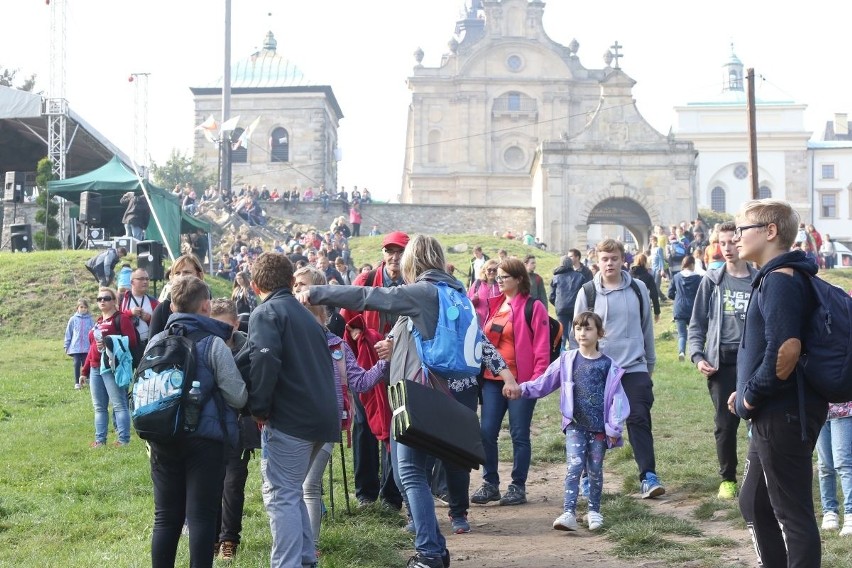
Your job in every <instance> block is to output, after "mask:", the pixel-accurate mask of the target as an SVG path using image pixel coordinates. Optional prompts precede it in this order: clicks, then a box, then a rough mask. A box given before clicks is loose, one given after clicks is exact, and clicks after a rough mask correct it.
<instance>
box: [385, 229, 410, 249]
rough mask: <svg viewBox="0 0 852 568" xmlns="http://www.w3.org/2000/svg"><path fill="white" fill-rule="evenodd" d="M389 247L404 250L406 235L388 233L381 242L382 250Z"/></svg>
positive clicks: (406, 243) (406, 240) (399, 232)
mask: <svg viewBox="0 0 852 568" xmlns="http://www.w3.org/2000/svg"><path fill="white" fill-rule="evenodd" d="M389 245H396V246H398V247H402V248H405V247H406V246H408V235H406V234H405V233H403V232H402V231H394V232H393V233H388V234H387V235H386V236H385V238H384V240H382V248H385V247H387V246H389Z"/></svg>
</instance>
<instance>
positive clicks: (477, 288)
mask: <svg viewBox="0 0 852 568" xmlns="http://www.w3.org/2000/svg"><path fill="white" fill-rule="evenodd" d="M480 286H482V280H479V279H477V280H476V283H475V284H474V285H473V293H474V294H478V293H479V287H480Z"/></svg>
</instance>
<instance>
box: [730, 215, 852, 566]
mask: <svg viewBox="0 0 852 568" xmlns="http://www.w3.org/2000/svg"><path fill="white" fill-rule="evenodd" d="M798 224H799V216H798V214H797V213H796V212H795V210H794V209H793V208H792V207H791V206H790V204H789V203H786V202H784V201H779V200H774V199H761V200H754V201H749V202H747V203H746V204H745V205H744V206H743V208H742V210H741V211H740V213H739V214H738V215H737V227H736V229H735V230H734V242H735V243H736V247H737V249H738V250H739V256H740V258H741V259H744V260H748V261H751V262H754V263H755V264H757V265H758V266H759V267H760V271H759V272H758V273H757V276H756V277H755V278H754V280H753V282H752V293H751V298H750V300H749V304H748V309H747V311H746V320H745V326H744V329H743V334H742V340H741V341H740V348H739V353H738V356H737V390H736V392H734V393H733V394H731V396H730V398H729V399H728V407H729V409H730V410H731V412H735V413H736V414H737V415H739V416H740V417H741V418H744V419H748V420H750V421H751V424H750V432H751V436H750V444H749V450H748V456H747V459H746V466H745V475H744V478H743V483H742V488H741V490H740V510H741V511H742V515H743V518H744V519H745V521H746V525H747V527H748V529H749V532H750V533H751V536H752V540H753V541H754V547H755V551H756V552H757V555H758V560H759V562H758V563H759V564H760V565H762V566H799V567H810V566H812V567H818V566H820V558H821V553H820V546H821V543H820V534H819V528H818V526H817V522H816V517H815V514H814V505H813V458H812V456H813V451H814V445H815V444H816V440H817V436H818V435H819V432H820V429H821V428H822V425H823V423H824V422H825V419H826V414H827V411H828V405H827V403H826V398H825V397H824V396H822V395H821V394H819V393H818V392H817V391H816V390H815V389H814V388H813V385H812V384H811V379H810V377H808V378H807V379H806V372H805V371H804V367H803V365H802V359H801V357H802V355H803V353H804V352H806V351H807V348H808V346H809V345H810V346H812V347H813V346H815V343H814V341H813V339H814V337H813V336H812V335H811V334H810V333H809V325H808V324H809V322H810V315H811V314H812V313H814V312H815V311H816V310H817V308H818V307H819V302H818V300H817V295H816V293H815V291H814V290H815V287H816V285H815V284H814V283H813V279H814V276H815V275H816V272H817V266H816V265H815V264H814V263H813V262H811V261H809V260H807V259H806V257H805V254H804V253H803V252H802V251H801V250H793V251H790V247H791V246H792V244H793V242H794V240H795V238H796V230H797V227H798ZM847 323H848V322H847ZM837 331H839V330H837ZM847 338H848V334H847ZM809 339H810V340H811V341H810V342H809V341H808V340H809Z"/></svg>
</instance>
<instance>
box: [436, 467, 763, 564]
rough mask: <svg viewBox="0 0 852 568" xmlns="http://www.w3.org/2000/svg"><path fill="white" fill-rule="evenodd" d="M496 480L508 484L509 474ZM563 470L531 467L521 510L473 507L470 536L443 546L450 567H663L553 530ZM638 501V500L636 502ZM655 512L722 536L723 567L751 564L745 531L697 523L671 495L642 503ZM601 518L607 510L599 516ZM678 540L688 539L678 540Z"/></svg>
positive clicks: (609, 485) (597, 537)
mask: <svg viewBox="0 0 852 568" xmlns="http://www.w3.org/2000/svg"><path fill="white" fill-rule="evenodd" d="M500 475H501V479H509V478H510V477H511V476H510V475H509V471H508V469H507V470H506V471H503V465H502V464H501V471H500ZM564 477H565V466H564V465H562V464H547V465H543V466H534V467H533V468H532V469H531V470H530V475H529V478H528V480H527V499H528V503H527V504H526V505H522V506H518V507H501V506H499V505H497V504H496V503H492V504H489V505H487V506H480V505H472V506H471V510H470V515H469V517H468V520H469V521H470V524H471V528H472V532H471V533H470V534H466V535H454V534H450V535H449V536H448V537H447V547H448V548H449V549H450V552H451V554H452V565H453V566H457V567H459V568H502V567H506V566H517V567H524V568H550V567H553V568H556V567H563V566H571V567H584V566H594V567H595V568H639V567H652V566H653V567H662V566H666V563H665V562H661V561H659V560H651V559H643V558H636V559H630V560H621V559H618V558H616V557H615V556H613V555H612V554H611V551H612V549H613V543H612V541H610V540H607V538H606V536H604V535H603V534H601V533H591V532H589V531H588V529H586V528H584V527H582V526H581V528H580V530H579V531H577V532H570V533H569V532H562V531H555V530H553V529H552V528H551V524H552V523H553V519H555V518H556V517H557V516H558V515H559V514H560V513H561V512H562V492H563V488H562V487H563V481H564ZM607 477H608V478H609V479H607ZM604 479H605V482H604V490H605V491H608V492H616V491H618V490H619V488H620V487H621V485H620V480H618V479H614V478H613V476H612V475H611V474H610V475H608V476H607V475H605V477H604ZM479 482H480V479H479V477H478V472H473V474H472V476H471V490H473V489H475V488H476V487H478V486H479ZM637 498H638V497H637ZM645 502H646V503H648V504H649V505H650V506H651V507H653V510H654V511H655V512H656V513H659V514H667V515H672V516H677V517H679V518H683V519H686V520H688V521H689V522H691V523H692V524H694V525H696V526H698V527H699V528H700V529H701V530H702V531H703V532H704V537H708V536H723V537H726V538H729V539H731V540H733V541H735V542H736V543H737V546H736V547H734V548H723V549H720V554H721V555H722V565H724V566H730V567H732V568H733V567H737V568H739V567H746V566H751V565H753V564H754V562H753V557H754V553H753V550H752V548H751V540H750V538H749V536H748V533H747V532H746V531H745V530H741V529H738V528H736V527H733V526H732V525H731V523H729V522H727V521H724V520H709V521H696V520H695V518H694V517H693V516H692V515H691V512H692V510H693V509H694V508H695V507H696V506H697V503H696V502H690V501H688V500H687V499H685V498H682V497H679V496H678V495H677V494H676V493H674V494H670V495H666V496H664V497H663V498H660V499H654V500H649V501H645ZM437 512H438V518H439V519H442V525H441V530H442V531H443V532H444V534H449V533H450V527H449V522H447V521H445V520H443V519H446V509H438V510H437ZM603 513H604V516H605V517H606V510H604V511H603ZM678 540H688V538H686V537H685V538H680V537H678Z"/></svg>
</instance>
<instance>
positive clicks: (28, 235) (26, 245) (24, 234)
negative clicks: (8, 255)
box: [10, 223, 33, 252]
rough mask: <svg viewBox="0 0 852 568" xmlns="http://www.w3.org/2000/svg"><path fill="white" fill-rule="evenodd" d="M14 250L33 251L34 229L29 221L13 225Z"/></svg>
mask: <svg viewBox="0 0 852 568" xmlns="http://www.w3.org/2000/svg"><path fill="white" fill-rule="evenodd" d="M10 229H11V236H12V252H32V250H33V229H32V226H31V225H30V224H29V223H21V224H16V225H12V226H11V227H10Z"/></svg>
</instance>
